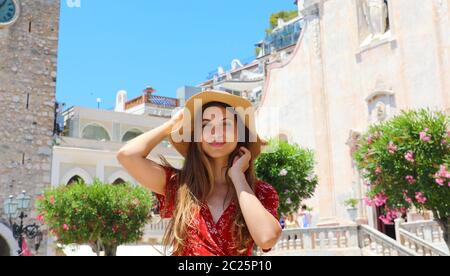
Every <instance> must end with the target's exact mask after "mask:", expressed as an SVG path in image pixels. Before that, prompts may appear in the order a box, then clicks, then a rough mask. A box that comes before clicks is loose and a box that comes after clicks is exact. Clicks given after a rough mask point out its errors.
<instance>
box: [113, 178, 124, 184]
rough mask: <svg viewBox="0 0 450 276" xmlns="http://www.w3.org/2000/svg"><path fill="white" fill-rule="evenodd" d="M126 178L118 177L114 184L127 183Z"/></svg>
mask: <svg viewBox="0 0 450 276" xmlns="http://www.w3.org/2000/svg"><path fill="white" fill-rule="evenodd" d="M125 183H126V182H125V180H123V179H122V178H117V179H116V180H114V182H113V183H112V184H113V185H122V184H125Z"/></svg>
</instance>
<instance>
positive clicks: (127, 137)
mask: <svg viewBox="0 0 450 276" xmlns="http://www.w3.org/2000/svg"><path fill="white" fill-rule="evenodd" d="M142 134H143V132H142V131H140V130H139V129H131V130H129V131H127V132H126V133H125V134H124V135H123V138H122V142H128V141H131V140H133V139H134V138H136V137H138V136H140V135H142Z"/></svg>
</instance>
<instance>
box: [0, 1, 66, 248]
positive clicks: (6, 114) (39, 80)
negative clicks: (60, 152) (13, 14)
mask: <svg viewBox="0 0 450 276" xmlns="http://www.w3.org/2000/svg"><path fill="white" fill-rule="evenodd" d="M19 3H20V11H21V12H20V17H19V19H18V20H17V21H16V22H15V23H14V24H13V25H11V26H9V27H6V28H2V29H0V96H1V97H0V99H1V100H0V203H3V201H4V200H5V198H7V197H8V195H10V194H14V195H17V194H18V193H19V192H20V191H21V190H26V191H27V192H28V194H29V195H31V196H32V197H33V199H34V198H35V197H36V196H37V195H39V194H41V193H42V191H43V190H44V189H45V187H48V186H50V174H51V153H52V143H53V125H54V109H55V88H56V64H57V48H58V22H59V7H60V3H59V0H20V1H19ZM33 204H34V201H33ZM2 206H3V204H2ZM2 209H3V208H2ZM0 212H3V210H1V211H0ZM0 214H1V213H0ZM44 247H45V246H43V248H44Z"/></svg>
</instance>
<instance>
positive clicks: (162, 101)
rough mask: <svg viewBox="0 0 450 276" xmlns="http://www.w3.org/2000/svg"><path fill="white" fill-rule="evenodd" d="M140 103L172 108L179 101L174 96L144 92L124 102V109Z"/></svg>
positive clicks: (176, 105)
mask: <svg viewBox="0 0 450 276" xmlns="http://www.w3.org/2000/svg"><path fill="white" fill-rule="evenodd" d="M141 104H146V105H150V106H153V107H158V108H166V109H174V108H176V107H178V106H180V101H179V100H178V99H175V98H168V97H163V96H155V95H151V94H144V95H142V96H141V97H137V98H134V99H132V100H129V101H128V102H126V103H125V110H128V109H130V108H133V107H135V106H138V105H141Z"/></svg>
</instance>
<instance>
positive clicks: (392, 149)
mask: <svg viewBox="0 0 450 276" xmlns="http://www.w3.org/2000/svg"><path fill="white" fill-rule="evenodd" d="M388 151H389V153H390V154H394V153H396V152H397V146H396V145H395V144H394V142H392V141H391V142H389V145H388Z"/></svg>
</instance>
